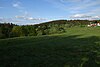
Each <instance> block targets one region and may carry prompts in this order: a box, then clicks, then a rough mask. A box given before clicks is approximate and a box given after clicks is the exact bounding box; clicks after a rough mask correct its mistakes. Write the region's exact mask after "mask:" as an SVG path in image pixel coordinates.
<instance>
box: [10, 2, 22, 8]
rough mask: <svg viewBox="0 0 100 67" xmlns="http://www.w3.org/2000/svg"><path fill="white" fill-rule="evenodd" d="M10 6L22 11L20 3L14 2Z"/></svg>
mask: <svg viewBox="0 0 100 67" xmlns="http://www.w3.org/2000/svg"><path fill="white" fill-rule="evenodd" d="M12 6H13V7H14V8H18V9H22V8H23V7H22V6H21V2H15V3H13V4H12Z"/></svg>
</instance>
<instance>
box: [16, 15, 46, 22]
mask: <svg viewBox="0 0 100 67" xmlns="http://www.w3.org/2000/svg"><path fill="white" fill-rule="evenodd" d="M15 18H17V19H20V20H30V21H34V20H36V21H39V20H46V19H44V18H33V17H28V16H24V15H23V16H15Z"/></svg>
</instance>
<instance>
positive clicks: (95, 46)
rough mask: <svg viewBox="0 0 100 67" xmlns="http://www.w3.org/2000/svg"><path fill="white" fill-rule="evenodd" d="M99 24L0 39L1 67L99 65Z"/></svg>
mask: <svg viewBox="0 0 100 67" xmlns="http://www.w3.org/2000/svg"><path fill="white" fill-rule="evenodd" d="M99 33H100V27H93V28H91V27H90V28H87V27H84V28H80V27H73V28H68V29H67V31H66V32H65V33H63V34H55V35H45V36H35V37H20V38H11V39H2V40H0V67H73V66H74V67H100V34H99Z"/></svg>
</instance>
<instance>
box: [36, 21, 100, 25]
mask: <svg viewBox="0 0 100 67" xmlns="http://www.w3.org/2000/svg"><path fill="white" fill-rule="evenodd" d="M95 21H97V20H93V21H89V20H54V21H49V22H44V23H41V24H36V25H48V24H75V25H80V24H83V25H86V24H89V23H90V22H95ZM98 22H100V21H98Z"/></svg>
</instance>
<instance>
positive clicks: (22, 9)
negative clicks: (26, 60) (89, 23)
mask: <svg viewBox="0 0 100 67" xmlns="http://www.w3.org/2000/svg"><path fill="white" fill-rule="evenodd" d="M59 19H100V0H0V22H12V23H15V24H37V23H41V22H45V21H50V20H59Z"/></svg>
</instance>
